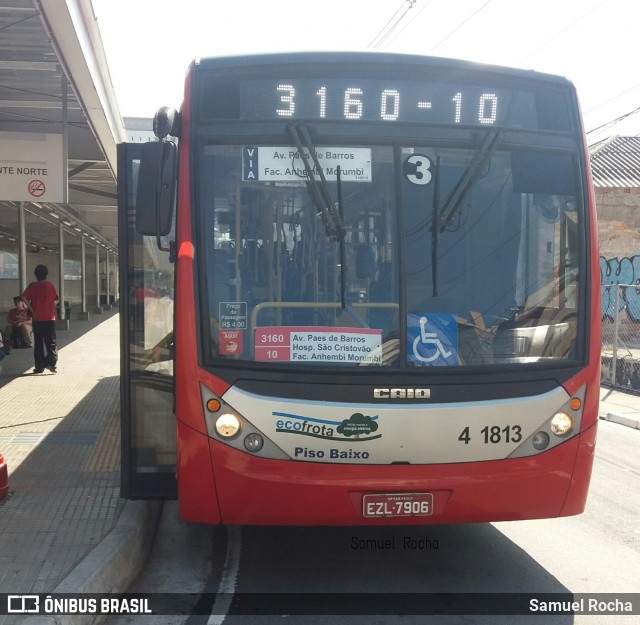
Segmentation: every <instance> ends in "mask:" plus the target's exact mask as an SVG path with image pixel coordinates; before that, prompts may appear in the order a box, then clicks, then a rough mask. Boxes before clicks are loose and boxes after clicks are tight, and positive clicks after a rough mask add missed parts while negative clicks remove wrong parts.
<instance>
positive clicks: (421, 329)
mask: <svg viewBox="0 0 640 625" xmlns="http://www.w3.org/2000/svg"><path fill="white" fill-rule="evenodd" d="M407 340H408V345H407V356H408V358H409V362H414V363H416V364H417V365H424V366H439V367H442V366H457V364H458V322H457V320H456V316H455V315H454V314H451V313H425V314H422V315H419V314H410V315H409V316H408V319H407Z"/></svg>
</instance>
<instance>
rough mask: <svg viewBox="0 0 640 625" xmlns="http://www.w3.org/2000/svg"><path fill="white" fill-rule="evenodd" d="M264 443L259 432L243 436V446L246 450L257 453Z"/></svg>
mask: <svg viewBox="0 0 640 625" xmlns="http://www.w3.org/2000/svg"><path fill="white" fill-rule="evenodd" d="M263 445H264V440H263V439H262V436H260V434H255V433H253V434H247V436H245V438H244V447H245V449H246V450H247V451H250V452H251V453H254V454H255V453H258V452H259V451H260V450H261V449H262V446H263Z"/></svg>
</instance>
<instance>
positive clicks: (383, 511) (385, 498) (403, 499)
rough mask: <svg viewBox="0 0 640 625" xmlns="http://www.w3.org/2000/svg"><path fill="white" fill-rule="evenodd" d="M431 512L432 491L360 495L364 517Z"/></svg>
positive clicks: (423, 514)
mask: <svg viewBox="0 0 640 625" xmlns="http://www.w3.org/2000/svg"><path fill="white" fill-rule="evenodd" d="M432 514H433V494H432V493H382V494H377V495H364V496H363V497H362V516H363V517H366V518H376V517H398V516H400V517H403V516H430V515H432Z"/></svg>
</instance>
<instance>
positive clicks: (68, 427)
mask: <svg viewBox="0 0 640 625" xmlns="http://www.w3.org/2000/svg"><path fill="white" fill-rule="evenodd" d="M119 334H120V328H119V315H118V313H117V310H107V311H104V312H103V313H102V314H97V315H95V314H92V315H91V317H90V319H89V320H83V321H76V320H72V321H70V324H69V329H68V330H58V331H57V343H58V354H59V360H58V367H57V369H58V371H57V373H50V372H49V371H47V370H45V372H44V373H41V374H34V373H32V371H33V367H34V363H33V349H30V348H28V349H13V350H12V352H11V354H10V355H8V356H7V357H6V358H5V359H4V360H3V361H2V363H0V364H1V365H2V373H0V454H1V455H3V456H4V460H5V462H6V465H7V468H8V483H9V492H8V495H7V497H6V498H5V499H4V500H1V501H0V592H2V593H18V594H23V593H51V592H56V593H79V592H82V593H91V592H95V593H102V592H123V591H125V590H126V588H127V587H128V585H129V584H130V583H131V581H132V580H133V579H135V577H136V576H137V574H138V573H139V571H140V570H141V567H142V566H143V565H144V562H145V560H146V556H147V552H148V548H149V547H150V545H151V542H152V538H153V533H154V530H155V526H156V523H157V519H158V516H159V512H160V504H159V502H140V501H125V500H123V499H121V498H120V423H119V416H120V404H119V401H120V387H119V384H120V343H119ZM1 486H2V485H1V484H0V487H1ZM58 618H60V617H58ZM31 622H33V623H43V624H44V623H48V622H51V623H53V622H54V621H53V617H28V618H26V619H25V617H23V616H18V615H2V614H0V625H14V624H17V623H31ZM57 622H58V621H56V623H57Z"/></svg>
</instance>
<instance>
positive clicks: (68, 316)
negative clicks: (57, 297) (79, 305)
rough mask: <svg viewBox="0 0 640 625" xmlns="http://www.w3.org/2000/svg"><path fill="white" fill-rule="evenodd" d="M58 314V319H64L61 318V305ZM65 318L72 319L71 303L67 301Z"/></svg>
mask: <svg viewBox="0 0 640 625" xmlns="http://www.w3.org/2000/svg"><path fill="white" fill-rule="evenodd" d="M56 314H57V315H58V319H62V317H60V304H58V305H57V306H56ZM64 318H65V319H71V302H68V301H66V300H65V302H64Z"/></svg>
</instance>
